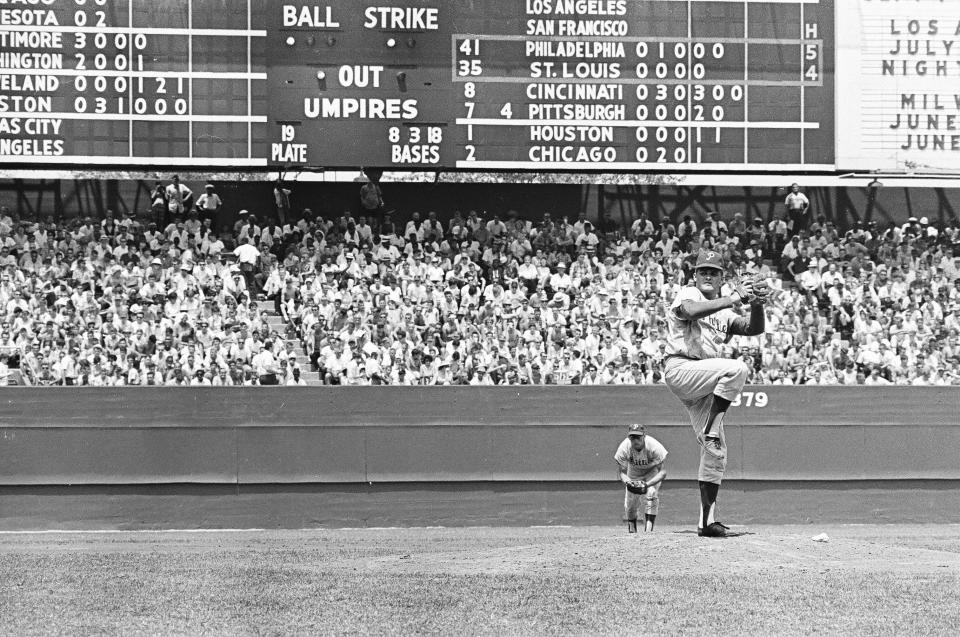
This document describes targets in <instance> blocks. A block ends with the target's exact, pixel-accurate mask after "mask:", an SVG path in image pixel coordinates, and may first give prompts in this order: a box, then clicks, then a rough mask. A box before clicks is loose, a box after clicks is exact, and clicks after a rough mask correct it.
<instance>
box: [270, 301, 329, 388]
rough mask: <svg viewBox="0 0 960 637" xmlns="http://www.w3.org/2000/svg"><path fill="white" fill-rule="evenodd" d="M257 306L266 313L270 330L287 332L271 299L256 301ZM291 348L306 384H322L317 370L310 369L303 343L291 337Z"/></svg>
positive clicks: (285, 325) (281, 332) (280, 332)
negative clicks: (295, 354)
mask: <svg viewBox="0 0 960 637" xmlns="http://www.w3.org/2000/svg"><path fill="white" fill-rule="evenodd" d="M257 307H258V308H259V310H260V312H261V313H262V312H266V313H267V323H269V324H270V331H274V330H276V331H277V332H278V333H279V334H281V335H283V334H286V332H287V324H286V323H285V322H284V320H283V317H282V316H281V315H279V314H277V313H276V311H275V310H274V306H273V301H258V302H257ZM290 342H292V343H293V350H294V351H295V352H296V353H297V365H299V366H300V376H301V377H302V378H303V379H304V380H306V381H307V384H308V385H323V383H322V382H320V377H319V375H318V374H317V372H314V371H310V357H309V356H307V355H306V354H304V353H303V343H301V342H300V339H292V340H291V341H290Z"/></svg>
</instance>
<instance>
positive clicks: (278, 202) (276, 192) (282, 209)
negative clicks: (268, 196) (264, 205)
mask: <svg viewBox="0 0 960 637" xmlns="http://www.w3.org/2000/svg"><path fill="white" fill-rule="evenodd" d="M291 194H292V191H291V190H290V189H289V188H284V185H283V177H277V182H276V184H274V186H273V200H274V204H275V207H276V210H277V224H278V225H279V226H280V227H281V228H282V227H283V226H284V225H286V223H287V219H288V218H289V217H290V195H291Z"/></svg>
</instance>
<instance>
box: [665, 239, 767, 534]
mask: <svg viewBox="0 0 960 637" xmlns="http://www.w3.org/2000/svg"><path fill="white" fill-rule="evenodd" d="M694 284H695V285H694V286H687V287H684V288H683V289H682V290H681V291H680V293H679V294H677V296H676V298H675V299H674V301H673V303H672V304H671V305H670V311H669V312H667V323H668V336H667V358H666V360H665V365H664V381H666V384H667V387H669V388H670V391H672V392H673V394H674V395H675V396H676V397H677V398H679V399H680V402H681V403H682V404H683V406H684V407H686V409H687V413H688V414H689V416H690V423H691V424H692V425H693V429H694V432H695V433H696V436H697V442H698V443H699V444H700V469H699V471H698V474H697V480H698V482H699V486H700V518H699V521H698V522H697V534H698V535H700V536H705V537H725V536H726V535H727V527H726V526H725V525H723V524H721V523H720V522H718V521H717V520H716V519H715V518H714V514H715V508H716V502H717V493H718V492H719V490H720V482H721V480H722V479H723V472H724V470H725V469H726V467H727V442H726V439H725V438H724V435H723V417H724V414H725V413H726V411H727V408H728V407H729V406H730V403H731V402H732V401H733V400H734V399H735V398H736V397H737V395H738V394H739V393H740V391H741V390H742V389H743V385H744V383H745V382H746V380H747V375H748V373H749V369H748V368H747V366H746V364H745V363H743V362H742V361H739V360H730V359H725V358H721V357H720V351H721V349H720V348H721V346H722V345H723V344H725V343H727V342H729V341H730V338H731V337H733V336H735V335H743V336H756V335H759V334H762V333H763V331H764V326H765V315H764V309H763V304H764V301H765V300H766V298H767V296H768V295H769V292H770V288H769V286H768V285H767V284H766V282H765V281H763V280H751V281H746V282H742V281H736V282H734V284H733V286H734V288H733V289H734V291H733V292H732V293H731V294H730V295H728V296H721V286H722V284H723V260H722V258H721V256H720V254H719V253H718V252H713V251H701V252H700V253H699V255H698V256H697V264H696V266H695V268H694ZM743 303H747V304H748V305H749V306H750V318H749V319H747V318H745V317H741V316H739V315H738V314H737V313H736V312H734V311H733V310H732V309H731V308H733V307H738V306H740V305H741V304H743Z"/></svg>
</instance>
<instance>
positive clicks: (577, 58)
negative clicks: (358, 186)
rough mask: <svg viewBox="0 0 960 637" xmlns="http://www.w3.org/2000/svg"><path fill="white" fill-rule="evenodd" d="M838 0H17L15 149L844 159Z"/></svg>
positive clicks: (201, 158)
mask: <svg viewBox="0 0 960 637" xmlns="http://www.w3.org/2000/svg"><path fill="white" fill-rule="evenodd" d="M834 1H835V0H473V1H471V2H443V1H442V0H395V1H393V2H390V3H388V4H382V5H381V4H374V3H366V2H359V1H357V0H330V1H328V2H323V3H317V2H309V1H307V0H289V1H282V0H20V1H18V0H0V163H3V164H6V165H11V164H20V165H33V166H38V165H39V166H53V165H61V164H74V165H85V166H86V165H100V166H195V167H211V166H228V167H251V168H255V167H262V168H270V167H283V168H294V167H302V168H325V169H335V168H338V167H354V166H378V167H385V168H392V169H403V168H410V169H415V170H422V169H440V168H444V169H452V168H455V169H460V170H470V171H477V170H499V169H517V170H532V171H536V170H551V171H553V170H600V171H633V170H669V171H673V172H683V171H697V170H711V171H715V170H736V171H759V170H771V171H778V170H784V171H792V170H820V171H831V170H835V169H836V168H837V155H838V151H837V147H836V139H835V138H836V136H837V130H836V128H837V127H836V126H835V121H834V117H835V115H834V106H835V102H836V100H835V97H834V95H835V90H836V84H837V83H836V82H835V77H834V67H835V64H836V61H835V55H836V45H835V37H834V35H835V17H834V11H835V7H834ZM868 4H871V3H868ZM872 4H876V3H872Z"/></svg>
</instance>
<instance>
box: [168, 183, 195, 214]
mask: <svg viewBox="0 0 960 637" xmlns="http://www.w3.org/2000/svg"><path fill="white" fill-rule="evenodd" d="M164 192H165V194H166V198H167V212H168V213H169V214H170V215H171V216H173V217H176V216H178V215H181V216H182V215H183V214H184V213H186V211H187V210H189V209H190V208H192V207H193V191H192V190H190V189H189V188H187V186H186V185H184V184H181V183H180V176H179V175H174V176H173V180H172V181H171V182H170V184H169V185H168V186H167V189H166V190H165V191H164Z"/></svg>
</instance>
